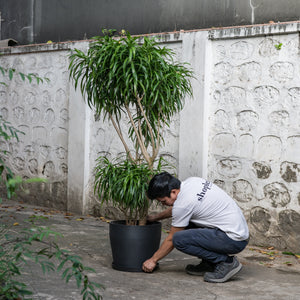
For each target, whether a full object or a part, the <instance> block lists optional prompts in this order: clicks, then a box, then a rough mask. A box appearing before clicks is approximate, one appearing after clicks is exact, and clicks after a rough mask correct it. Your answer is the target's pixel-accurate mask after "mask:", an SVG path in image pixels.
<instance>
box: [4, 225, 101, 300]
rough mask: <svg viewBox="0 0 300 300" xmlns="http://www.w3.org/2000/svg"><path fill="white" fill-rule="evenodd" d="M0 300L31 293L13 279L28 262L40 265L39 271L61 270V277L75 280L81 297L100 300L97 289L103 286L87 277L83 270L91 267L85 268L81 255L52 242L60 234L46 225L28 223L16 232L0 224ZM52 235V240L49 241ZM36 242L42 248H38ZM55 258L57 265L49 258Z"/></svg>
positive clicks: (84, 299)
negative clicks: (30, 224)
mask: <svg viewBox="0 0 300 300" xmlns="http://www.w3.org/2000/svg"><path fill="white" fill-rule="evenodd" d="M0 229H1V231H0V299H1V300H2V299H16V298H17V297H19V296H22V297H24V296H28V295H32V291H30V290H29V289H28V288H27V286H26V284H24V283H22V282H19V281H17V280H15V279H14V278H15V277H16V276H20V275H21V273H22V269H23V267H24V266H25V265H27V264H28V262H29V261H33V262H34V263H37V264H39V265H40V266H41V268H42V271H43V273H46V272H55V271H56V272H62V278H63V279H64V280H65V282H66V283H68V282H69V281H70V280H71V279H72V278H74V279H75V281H76V284H77V287H78V288H80V289H81V291H80V294H81V295H82V299H83V300H92V299H93V300H99V299H102V297H101V295H100V294H99V293H98V290H99V289H100V290H101V289H103V288H104V287H103V286H102V285H100V284H98V283H96V282H93V281H91V280H90V279H89V277H88V274H87V273H95V270H94V269H92V268H89V267H86V266H84V265H83V263H82V259H81V257H79V256H77V255H73V254H71V253H70V252H69V251H68V250H64V249H61V248H60V247H59V246H58V245H57V244H56V242H55V240H56V239H57V237H59V236H61V234H59V233H57V232H55V231H52V230H51V229H49V228H45V227H40V226H32V227H30V228H26V229H24V230H22V231H21V232H20V233H16V232H15V231H14V232H12V230H11V229H9V228H7V227H4V226H1V227H0ZM51 238H52V241H51ZM38 245H40V246H41V247H42V248H40V249H38ZM53 259H55V260H56V261H57V262H58V263H59V264H58V266H56V264H55V263H54V262H53V261H52V260H53Z"/></svg>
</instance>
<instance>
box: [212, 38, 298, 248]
mask: <svg viewBox="0 0 300 300" xmlns="http://www.w3.org/2000/svg"><path fill="white" fill-rule="evenodd" d="M212 44H213V72H212V83H211V94H210V113H209V124H210V125H209V126H210V133H209V163H208V170H209V178H210V179H211V180H212V181H214V182H215V183H217V184H218V185H219V186H220V187H222V188H224V189H225V190H226V191H227V192H228V193H229V194H231V195H232V196H233V197H234V198H235V199H236V200H237V202H238V204H239V205H240V206H241V207H242V208H243V209H244V211H245V214H246V217H247V220H248V223H249V226H250V231H251V238H252V242H254V243H256V244H259V245H270V244H272V245H274V244H275V245H277V246H278V247H280V248H289V249H291V248H292V249H296V250H298V251H299V249H300V184H299V181H300V150H299V149H300V75H299V73H300V64H299V36H298V34H289V35H277V36H276V35H274V36H270V37H255V38H248V39H229V40H215V41H213V42H212Z"/></svg>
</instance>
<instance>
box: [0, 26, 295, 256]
mask: <svg viewBox="0 0 300 300" xmlns="http://www.w3.org/2000/svg"><path fill="white" fill-rule="evenodd" d="M299 30H300V23H298V22H296V23H287V24H280V25H278V24H274V25H263V26H248V27H233V28H228V29H213V30H202V31H189V32H184V31H180V32H174V33H172V34H162V35H159V36H157V37H158V38H160V41H161V43H162V44H163V45H166V46H168V47H171V48H172V49H173V50H174V51H175V53H176V58H177V59H178V60H181V61H184V62H189V63H190V64H191V67H192V68H193V69H194V72H195V77H196V78H195V80H193V82H192V84H193V89H194V97H193V99H185V100H186V104H185V107H184V109H183V110H182V112H181V113H180V114H179V115H178V116H177V117H176V118H174V120H173V122H172V124H171V127H170V128H169V129H168V130H166V132H165V139H166V144H165V145H164V147H163V148H162V149H161V152H160V155H165V156H167V157H168V158H169V159H170V160H171V161H172V162H173V163H174V164H175V166H176V167H177V171H178V175H179V178H180V179H182V180H184V179H185V178H186V177H188V176H203V177H207V178H208V179H209V180H211V181H213V182H215V183H216V184H218V185H219V186H221V187H222V188H223V189H224V190H226V191H227V192H228V193H229V194H230V195H232V196H233V197H234V198H235V199H236V201H237V203H238V204H239V205H240V207H241V208H242V209H243V210H244V212H245V215H246V217H247V220H248V223H249V226H250V230H251V237H252V243H255V244H259V245H274V246H276V247H280V248H282V249H285V248H287V249H290V250H293V251H298V252H299V250H300V237H299V232H300V227H299V220H300V186H299V180H300V179H299V172H300V171H299V170H300V167H299V165H300V152H299V150H298V149H299V146H300V145H299V144H300V123H299V120H300V118H299V114H300V108H299V91H300V86H299V82H300V80H299V79H300V78H299V76H300V75H299V71H300V65H299ZM87 47H88V41H85V42H74V43H57V44H50V45H46V44H45V45H40V46H23V47H16V48H6V49H3V52H4V55H3V56H1V58H0V65H4V66H14V67H15V68H16V69H18V70H21V71H24V72H38V73H39V74H40V75H41V76H47V77H49V78H50V80H51V81H50V83H49V84H42V85H36V84H33V85H29V84H24V83H23V82H22V81H21V80H19V79H17V80H16V81H12V82H7V83H8V86H7V87H4V86H2V87H1V90H0V111H1V113H2V115H3V116H4V117H5V118H7V119H8V120H9V121H10V122H11V123H12V124H14V125H15V126H17V127H18V128H20V129H21V130H23V131H24V132H25V133H26V135H25V136H22V137H21V142H20V143H19V144H16V143H8V144H6V145H3V147H6V148H7V149H9V150H11V152H12V153H13V159H12V160H10V161H9V164H10V165H11V167H12V169H13V171H15V172H16V173H18V174H22V175H23V176H27V177H29V176H40V177H45V178H47V179H48V180H49V182H48V183H47V184H43V185H36V187H34V189H33V190H32V192H31V194H30V195H27V196H26V197H27V199H28V200H27V201H31V202H33V203H36V204H40V205H47V206H51V207H57V208H60V209H68V210H70V211H76V212H83V213H88V212H91V211H92V210H94V211H98V212H99V210H98V206H97V203H96V199H95V197H94V196H93V168H94V166H95V159H96V158H97V157H98V156H99V154H103V153H110V154H111V155H115V154H117V153H119V152H121V151H123V148H122V145H121V143H120V142H119V140H118V137H117V136H116V134H115V132H114V130H113V128H112V126H111V124H109V123H103V122H102V120H101V119H100V120H95V118H94V115H93V112H92V111H91V110H90V109H89V108H88V107H87V106H86V105H85V104H84V101H83V99H82V97H81V95H80V93H79V92H78V91H75V90H74V87H73V85H72V83H70V82H69V81H68V58H67V56H68V54H69V51H70V49H72V48H81V49H87ZM107 212H108V211H104V212H103V211H102V213H107ZM109 213H110V214H111V215H117V212H116V211H115V210H112V209H110V210H109Z"/></svg>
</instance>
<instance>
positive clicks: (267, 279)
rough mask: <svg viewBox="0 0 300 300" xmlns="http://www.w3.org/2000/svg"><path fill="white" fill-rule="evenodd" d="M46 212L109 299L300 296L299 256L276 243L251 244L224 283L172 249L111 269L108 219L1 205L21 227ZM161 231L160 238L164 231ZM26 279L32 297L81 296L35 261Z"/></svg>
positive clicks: (5, 217) (5, 219) (59, 299)
mask: <svg viewBox="0 0 300 300" xmlns="http://www.w3.org/2000/svg"><path fill="white" fill-rule="evenodd" d="M32 215H36V216H44V217H45V218H43V219H46V220H45V225H44V226H50V227H51V229H53V230H54V231H57V232H60V233H62V234H63V238H60V239H59V240H58V244H59V245H60V247H61V248H64V249H68V250H70V251H71V252H72V253H74V254H76V255H79V256H81V257H82V259H83V262H84V264H85V265H86V266H89V267H92V268H94V270H95V272H96V273H91V274H90V278H91V279H92V280H93V281H96V282H98V283H100V284H102V285H104V286H105V289H104V290H101V292H100V293H101V295H102V297H103V299H105V300H112V299H118V300H130V299H136V300H148V299H151V300H165V299H166V300H168V299H170V300H190V299H193V300H200V299H201V300H213V299H214V300H239V299H241V300H242V299H243V300H252V299H253V300H258V299H259V300H261V299H265V300H273V299H274V300H275V299H276V300H277V299H280V300H281V299H282V300H283V299H284V300H298V299H300V284H299V283H300V258H299V257H297V255H292V253H291V254H290V255H287V254H283V253H282V252H281V251H279V250H276V249H274V248H272V247H268V248H263V247H257V246H251V245H250V246H248V247H247V248H246V249H245V250H244V251H243V252H242V253H240V254H238V255H237V257H238V259H239V260H240V262H241V263H242V264H243V268H242V270H241V271H240V272H239V273H238V274H237V275H236V276H235V277H233V278H232V279H231V280H230V281H228V282H226V283H219V284H214V283H207V282H204V281H203V278H202V277H198V276H191V275H188V274H186V273H185V271H184V267H185V265H187V264H191V263H195V264H197V263H198V259H197V258H194V257H191V256H188V255H185V254H183V253H181V252H179V251H177V250H173V251H172V252H171V253H170V254H169V255H168V256H167V257H165V258H164V259H162V260H161V261H160V266H159V268H158V269H157V270H156V271H155V272H153V273H151V274H147V273H143V272H122V271H116V270H114V269H112V267H111V263H112V258H111V250H110V244H109V232H108V222H109V221H108V220H105V219H104V218H95V217H92V216H79V215H73V214H68V213H65V212H61V211H56V210H53V209H50V208H43V207H37V206H32V205H28V204H25V203H22V202H17V201H7V202H6V201H5V202H2V204H1V205H0V222H1V223H2V224H3V223H5V224H11V225H12V228H13V230H16V231H18V230H19V229H20V228H22V227H23V226H24V222H25V220H26V219H28V218H29V217H30V216H32ZM166 234H167V233H166V232H165V231H163V233H162V238H164V237H165V236H166ZM22 276H23V277H22V278H23V280H24V282H26V283H27V284H28V286H29V288H30V289H31V290H32V291H33V292H34V295H33V297H32V299H34V300H35V299H42V300H77V299H78V300H79V299H82V297H81V296H80V291H79V290H78V289H77V287H76V284H75V283H74V282H69V283H68V284H66V283H65V282H64V281H62V280H61V279H60V275H57V273H50V274H45V275H44V274H43V272H42V271H41V270H40V268H39V267H37V265H35V264H34V265H32V264H30V265H29V266H27V267H26V268H25V269H24V272H23V275H22Z"/></svg>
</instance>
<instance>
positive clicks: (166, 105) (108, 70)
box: [70, 31, 192, 167]
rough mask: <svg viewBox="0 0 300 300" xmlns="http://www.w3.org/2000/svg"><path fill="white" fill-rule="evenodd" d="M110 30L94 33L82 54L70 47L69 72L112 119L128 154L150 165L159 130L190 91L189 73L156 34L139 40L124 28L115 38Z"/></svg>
mask: <svg viewBox="0 0 300 300" xmlns="http://www.w3.org/2000/svg"><path fill="white" fill-rule="evenodd" d="M109 33H110V34H106V35H104V36H97V37H94V38H93V42H92V43H91V45H90V48H89V50H88V52H87V53H86V54H85V53H84V52H83V51H80V50H77V49H75V52H74V53H72V54H71V56H70V59H71V61H70V76H71V77H72V78H73V79H74V80H75V87H78V86H80V89H81V93H82V94H83V95H85V96H86V99H87V103H88V105H89V106H90V107H91V108H93V109H95V110H96V113H97V114H99V115H100V114H101V113H103V117H104V118H107V117H108V118H109V119H110V120H111V121H112V123H113V124H114V126H115V129H116V130H117V132H118V134H119V136H120V138H121V140H122V142H123V144H124V146H125V150H126V153H127V155H129V157H130V158H131V159H132V160H133V161H136V160H139V159H140V156H142V158H143V159H144V160H145V161H146V162H147V163H148V165H149V166H150V167H152V166H153V163H154V161H155V159H156V157H157V155H158V151H159V146H160V143H161V141H162V129H163V128H164V126H165V125H167V126H168V125H169V123H170V121H171V119H172V117H173V116H174V115H175V114H176V113H178V112H179V111H180V110H181V109H182V107H183V99H184V97H185V96H186V95H191V94H192V88H191V83H190V80H189V79H190V78H191V77H192V72H191V71H190V70H189V69H188V68H187V67H186V66H185V64H181V63H176V62H175V61H174V60H173V55H174V53H173V52H172V51H171V50H170V49H168V48H166V47H160V46H159V43H158V42H156V41H155V39H149V38H148V37H145V38H144V41H143V43H142V44H139V42H138V41H139V40H138V37H133V36H131V35H130V34H129V33H128V32H127V33H126V36H121V37H119V38H115V37H113V36H112V31H110V32H109ZM123 113H126V114H127V116H128V120H129V124H130V126H129V131H128V136H129V137H130V138H131V140H132V142H133V149H134V150H135V153H136V155H137V156H136V157H135V158H134V157H132V156H131V153H130V148H129V146H128V145H127V144H126V142H125V138H124V137H123V134H122V131H121V126H120V120H121V118H122V115H123ZM148 146H150V148H151V149H152V151H150V153H148V152H147V150H148Z"/></svg>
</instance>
